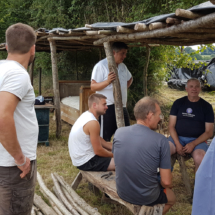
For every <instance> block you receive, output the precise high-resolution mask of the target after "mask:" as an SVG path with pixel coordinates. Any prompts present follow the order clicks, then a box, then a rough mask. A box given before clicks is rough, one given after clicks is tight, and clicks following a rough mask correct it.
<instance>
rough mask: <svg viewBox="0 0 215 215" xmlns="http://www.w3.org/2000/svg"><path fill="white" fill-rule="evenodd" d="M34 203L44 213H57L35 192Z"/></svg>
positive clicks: (49, 214) (47, 214) (53, 214)
mask: <svg viewBox="0 0 215 215" xmlns="http://www.w3.org/2000/svg"><path fill="white" fill-rule="evenodd" d="M34 204H35V205H36V206H37V207H38V208H39V209H40V210H41V211H42V212H43V214H44V215H57V214H56V213H55V211H54V210H53V209H52V208H51V207H49V206H48V205H47V204H46V203H45V202H44V201H43V200H42V198H41V197H40V196H38V195H37V194H34Z"/></svg>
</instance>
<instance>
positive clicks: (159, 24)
mask: <svg viewBox="0 0 215 215" xmlns="http://www.w3.org/2000/svg"><path fill="white" fill-rule="evenodd" d="M159 28H166V23H164V22H154V23H151V24H150V25H149V30H150V31H152V30H155V29H159Z"/></svg>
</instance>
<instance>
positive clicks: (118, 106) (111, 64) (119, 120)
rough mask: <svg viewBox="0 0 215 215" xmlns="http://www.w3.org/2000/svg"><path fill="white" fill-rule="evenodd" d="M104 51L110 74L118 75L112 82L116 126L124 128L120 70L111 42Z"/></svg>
mask: <svg viewBox="0 0 215 215" xmlns="http://www.w3.org/2000/svg"><path fill="white" fill-rule="evenodd" d="M104 49H105V53H106V57H107V61H108V68H109V72H114V73H115V74H116V79H115V80H114V81H113V82H112V84H113V96H114V103H115V114H116V124H117V128H120V127H124V126H125V121H124V114H123V106H122V93H121V87H120V82H119V76H118V70H117V66H116V62H115V59H114V56H113V50H112V48H111V45H110V43H109V42H105V43H104Z"/></svg>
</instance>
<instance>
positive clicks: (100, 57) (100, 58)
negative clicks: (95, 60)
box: [99, 48, 102, 61]
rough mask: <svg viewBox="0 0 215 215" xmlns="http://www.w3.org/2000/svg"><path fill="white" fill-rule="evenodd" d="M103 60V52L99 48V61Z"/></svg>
mask: <svg viewBox="0 0 215 215" xmlns="http://www.w3.org/2000/svg"><path fill="white" fill-rule="evenodd" d="M100 60H102V50H101V49H100V48H99V61H100Z"/></svg>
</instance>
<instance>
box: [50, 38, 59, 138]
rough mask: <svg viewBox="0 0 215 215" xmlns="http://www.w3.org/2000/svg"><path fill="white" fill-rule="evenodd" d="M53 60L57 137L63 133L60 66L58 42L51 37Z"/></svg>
mask: <svg viewBox="0 0 215 215" xmlns="http://www.w3.org/2000/svg"><path fill="white" fill-rule="evenodd" d="M49 43H50V49H51V60H52V77H53V90H54V102H55V114H56V137H57V138H59V137H60V135H61V111H60V93H59V82H58V68H57V55H56V44H55V41H54V40H51V39H50V38H49Z"/></svg>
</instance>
